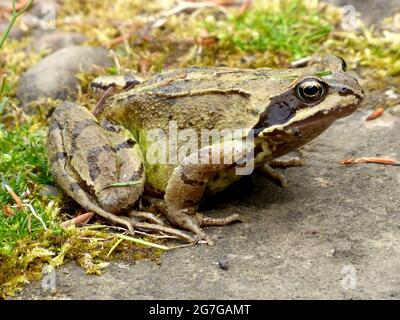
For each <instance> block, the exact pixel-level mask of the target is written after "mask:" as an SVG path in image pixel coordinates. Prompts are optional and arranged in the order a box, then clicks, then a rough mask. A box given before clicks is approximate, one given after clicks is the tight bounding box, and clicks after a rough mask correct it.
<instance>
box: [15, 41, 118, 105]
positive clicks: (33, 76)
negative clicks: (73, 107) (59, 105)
mask: <svg viewBox="0 0 400 320" xmlns="http://www.w3.org/2000/svg"><path fill="white" fill-rule="evenodd" d="M112 65H113V60H112V58H111V57H110V54H109V52H108V51H107V50H106V49H104V48H100V47H92V46H71V47H66V48H63V49H61V50H58V51H56V52H54V53H52V54H50V55H49V56H47V57H45V58H44V59H42V60H41V61H39V62H38V63H37V64H36V65H34V66H32V67H31V68H30V69H29V70H28V71H26V72H25V73H24V74H23V75H22V77H21V79H20V82H19V84H18V88H17V97H18V98H19V100H20V101H21V102H22V104H23V106H27V105H28V104H29V103H30V102H33V101H38V100H41V99H45V98H51V99H59V100H66V99H72V100H74V99H75V98H76V96H77V93H78V91H79V81H78V80H77V79H76V75H77V74H78V73H80V72H91V71H92V70H93V69H94V68H95V66H98V67H111V66H112Z"/></svg>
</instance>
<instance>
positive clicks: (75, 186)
mask: <svg viewBox="0 0 400 320" xmlns="http://www.w3.org/2000/svg"><path fill="white" fill-rule="evenodd" d="M79 190H82V187H81V185H80V184H79V183H78V182H74V183H71V184H70V185H69V191H71V192H74V193H76V192H78V191H79Z"/></svg>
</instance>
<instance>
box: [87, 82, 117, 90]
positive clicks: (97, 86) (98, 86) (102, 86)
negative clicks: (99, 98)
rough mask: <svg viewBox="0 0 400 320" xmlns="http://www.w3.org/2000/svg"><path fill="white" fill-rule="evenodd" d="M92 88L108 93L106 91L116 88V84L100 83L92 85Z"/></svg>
mask: <svg viewBox="0 0 400 320" xmlns="http://www.w3.org/2000/svg"><path fill="white" fill-rule="evenodd" d="M90 86H91V87H92V89H97V90H101V91H106V90H108V89H110V88H115V87H116V84H115V83H108V84H103V83H100V82H92V83H91V84H90Z"/></svg>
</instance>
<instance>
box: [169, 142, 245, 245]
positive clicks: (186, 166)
mask: <svg viewBox="0 0 400 320" xmlns="http://www.w3.org/2000/svg"><path fill="white" fill-rule="evenodd" d="M228 144H230V145H228ZM242 148H243V143H242V142H240V141H231V142H225V143H224V144H219V143H218V144H215V145H212V146H209V147H204V148H202V149H200V150H199V151H198V152H195V153H193V154H191V155H189V156H188V157H186V158H185V159H183V160H182V161H181V163H180V165H179V166H178V167H176V168H175V170H174V171H173V173H172V176H171V178H170V180H169V181H168V185H167V188H166V191H165V196H164V199H165V209H166V210H165V215H166V216H167V218H168V220H169V221H170V222H171V223H173V224H175V225H177V226H179V227H181V228H184V229H186V230H190V231H191V232H193V233H194V234H195V235H196V236H197V237H199V238H200V239H201V240H205V241H206V242H207V243H208V244H209V245H213V241H212V240H211V238H210V237H209V236H208V235H207V234H206V233H205V232H204V231H203V229H202V228H201V227H202V226H225V225H227V224H230V223H232V222H235V221H242V220H241V218H240V216H239V215H238V214H233V215H230V216H228V217H225V218H210V217H206V216H204V215H202V214H199V213H198V212H197V207H198V204H199V202H200V199H201V198H202V196H203V193H204V190H205V187H206V184H207V181H208V179H209V178H210V177H211V176H212V175H213V174H214V173H215V172H218V171H220V170H223V169H226V168H228V167H230V166H235V165H234V164H232V162H230V163H224V159H225V158H224V151H226V150H232V154H233V157H234V159H238V158H239V157H240V156H241V155H242V150H243V149H242ZM239 152H240V153H239ZM215 155H217V158H218V159H217V160H218V161H216V162H217V163H215V162H214V161H211V162H214V163H209V162H210V161H209V159H210V157H212V159H213V160H214V157H215Z"/></svg>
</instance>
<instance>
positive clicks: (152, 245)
mask: <svg viewBox="0 0 400 320" xmlns="http://www.w3.org/2000/svg"><path fill="white" fill-rule="evenodd" d="M114 235H115V236H116V237H118V238H121V239H123V240H128V241H132V242H135V243H138V244H141V245H144V246H148V247H153V248H157V249H161V250H170V249H171V248H168V247H167V246H163V245H160V244H157V243H153V242H149V241H146V240H142V239H138V238H133V237H130V236H126V235H124V234H119V233H114Z"/></svg>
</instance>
